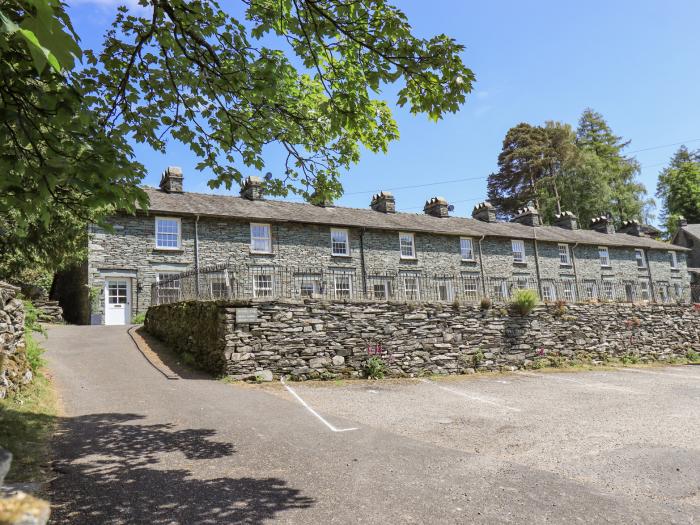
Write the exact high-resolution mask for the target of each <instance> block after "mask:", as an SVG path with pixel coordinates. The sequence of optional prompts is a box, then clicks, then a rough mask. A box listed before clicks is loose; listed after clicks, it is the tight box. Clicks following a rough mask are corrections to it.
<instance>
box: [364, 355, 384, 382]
mask: <svg viewBox="0 0 700 525" xmlns="http://www.w3.org/2000/svg"><path fill="white" fill-rule="evenodd" d="M385 373H386V364H385V363H384V361H382V360H381V359H380V358H379V357H370V358H369V359H368V360H367V362H366V363H365V375H366V376H367V377H369V378H370V379H382V378H383V377H384V374H385Z"/></svg>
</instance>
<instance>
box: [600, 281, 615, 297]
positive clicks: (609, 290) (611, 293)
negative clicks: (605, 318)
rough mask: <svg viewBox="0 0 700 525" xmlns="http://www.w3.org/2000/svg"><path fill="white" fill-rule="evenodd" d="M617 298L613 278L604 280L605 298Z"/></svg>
mask: <svg viewBox="0 0 700 525" xmlns="http://www.w3.org/2000/svg"><path fill="white" fill-rule="evenodd" d="M614 298H615V287H614V284H613V282H612V281H611V280H609V279H605V280H603V299H606V300H608V301H612V300H613V299H614Z"/></svg>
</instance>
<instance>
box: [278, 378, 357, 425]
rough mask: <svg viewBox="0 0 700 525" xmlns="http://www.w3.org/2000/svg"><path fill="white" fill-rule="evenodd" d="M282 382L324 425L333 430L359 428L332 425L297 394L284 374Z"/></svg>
mask: <svg viewBox="0 0 700 525" xmlns="http://www.w3.org/2000/svg"><path fill="white" fill-rule="evenodd" d="M280 383H282V385H283V386H284V388H286V389H287V390H288V391H289V392H290V393H291V394H292V395H293V396H294V397H296V398H297V400H298V401H299V403H301V404H302V405H303V406H304V408H305V409H306V410H308V411H309V412H311V413H312V414H313V415H314V416H316V417H317V418H318V419H319V420H320V421H321V423H323V424H324V425H326V426H327V427H328V428H329V429H330V430H331V431H332V432H349V431H351V430H357V428H335V427H334V426H333V425H331V424H330V423H329V422H328V421H326V420H325V419H323V416H321V414H319V413H318V412H316V411H315V410H314V409H313V408H311V407H310V406H309V405H308V403H307V402H306V401H304V400H303V399H302V398H301V396H299V394H297V393H296V392H295V391H294V390H293V389H292V387H291V386H289V385H288V384H287V383H285V381H284V376H283V377H280Z"/></svg>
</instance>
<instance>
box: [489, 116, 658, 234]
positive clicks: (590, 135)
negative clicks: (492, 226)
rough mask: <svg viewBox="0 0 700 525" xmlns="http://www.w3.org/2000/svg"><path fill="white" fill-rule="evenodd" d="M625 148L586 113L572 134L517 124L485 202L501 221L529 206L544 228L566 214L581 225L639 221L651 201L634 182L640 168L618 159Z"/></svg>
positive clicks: (556, 126)
mask: <svg viewBox="0 0 700 525" xmlns="http://www.w3.org/2000/svg"><path fill="white" fill-rule="evenodd" d="M626 146H627V143H625V142H623V141H622V140H621V139H620V137H617V136H615V135H614V134H613V133H612V131H611V130H610V127H609V126H608V124H607V123H606V122H605V120H604V119H603V117H602V116H601V115H600V114H598V113H595V112H594V111H592V110H590V109H587V110H586V111H584V113H583V115H582V116H581V119H580V120H579V125H578V128H577V130H576V132H575V133H574V131H573V130H572V128H571V126H569V125H568V124H564V123H560V122H552V121H548V122H546V123H545V125H544V126H532V125H530V124H524V123H523V124H519V125H518V126H516V127H514V128H511V129H510V130H509V131H508V133H507V134H506V138H505V140H504V141H503V150H502V151H501V154H500V155H499V157H498V166H499V170H498V172H496V173H492V174H491V175H490V176H489V181H488V198H489V200H490V201H491V202H492V203H493V204H494V206H496V209H497V210H498V213H499V214H500V215H501V216H502V217H504V218H510V217H512V216H513V215H514V214H515V213H516V211H517V210H518V209H519V208H521V207H523V206H525V205H526V204H527V203H528V202H533V203H534V204H535V205H536V206H537V207H538V208H539V210H540V214H541V215H542V217H543V219H544V220H545V221H548V222H551V221H552V220H553V219H554V215H555V214H556V213H561V212H562V211H566V210H569V211H573V212H574V213H575V214H576V215H577V216H578V218H579V221H580V223H581V224H588V223H589V222H590V220H591V219H592V218H593V217H595V216H598V215H601V214H603V213H608V212H610V213H611V214H612V215H613V217H614V219H615V220H616V221H617V222H618V223H620V222H621V221H622V220H624V219H640V220H641V219H643V218H645V217H646V215H647V210H648V208H649V206H650V205H651V204H653V201H649V200H646V199H645V198H644V196H645V195H646V190H645V188H644V186H643V185H641V184H640V183H638V182H637V181H636V175H637V173H638V172H639V165H638V163H637V161H636V160H634V159H630V158H627V157H625V156H624V155H623V153H622V151H623V149H624V148H625V147H626Z"/></svg>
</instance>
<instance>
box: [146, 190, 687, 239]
mask: <svg viewBox="0 0 700 525" xmlns="http://www.w3.org/2000/svg"><path fill="white" fill-rule="evenodd" d="M144 189H145V191H146V193H147V194H148V197H149V199H150V206H149V211H150V212H151V213H167V214H172V215H189V216H193V215H200V216H203V217H220V218H238V219H245V220H254V221H256V220H260V221H270V222H294V223H304V224H326V225H330V226H349V227H356V228H367V229H371V230H391V231H410V232H426V233H437V234H444V235H463V236H467V237H481V236H482V235H484V236H486V237H507V238H509V239H512V238H515V239H535V238H536V239H537V240H541V241H550V242H566V243H572V244H575V243H580V244H592V245H596V246H597V245H601V246H627V247H638V248H656V249H660V250H678V251H686V250H687V248H683V247H681V246H674V245H672V244H667V243H664V242H660V241H656V240H654V239H650V238H647V237H636V236H634V235H628V234H626V233H614V234H606V233H599V232H596V231H592V230H566V229H564V228H560V227H557V226H539V227H537V228H533V227H531V226H525V225H523V224H518V223H513V222H495V223H493V222H492V223H487V222H482V221H479V220H476V219H472V218H466V217H447V218H438V217H432V216H430V215H425V214H416V213H382V212H377V211H374V210H372V209H370V208H367V209H361V208H346V207H342V206H334V207H327V208H323V207H320V206H314V205H312V204H306V203H298V202H289V201H282V200H268V199H265V200H256V201H251V200H248V199H244V198H241V197H234V196H230V195H210V194H204V193H190V192H185V193H166V192H164V191H161V190H158V189H155V188H144Z"/></svg>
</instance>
